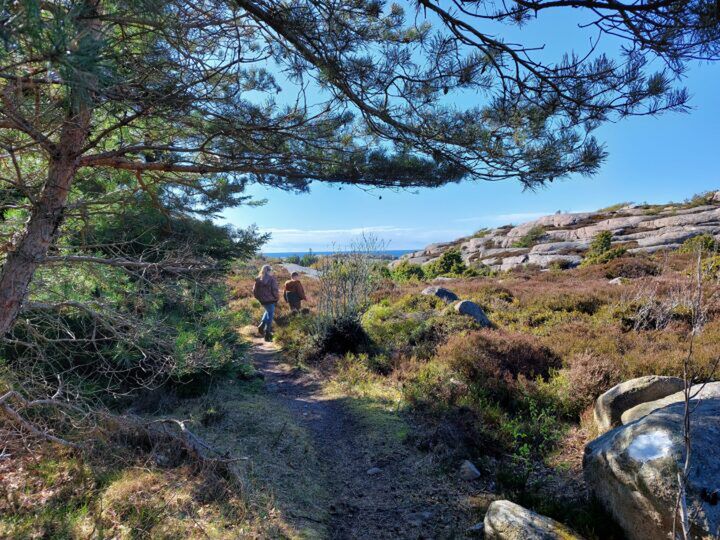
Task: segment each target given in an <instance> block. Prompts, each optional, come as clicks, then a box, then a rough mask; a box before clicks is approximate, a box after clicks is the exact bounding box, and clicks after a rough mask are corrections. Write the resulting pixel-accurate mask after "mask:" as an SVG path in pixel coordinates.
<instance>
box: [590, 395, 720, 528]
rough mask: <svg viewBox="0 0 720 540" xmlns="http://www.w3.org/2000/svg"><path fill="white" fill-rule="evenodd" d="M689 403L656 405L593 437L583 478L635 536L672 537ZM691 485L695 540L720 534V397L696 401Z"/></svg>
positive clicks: (689, 501) (688, 496)
mask: <svg viewBox="0 0 720 540" xmlns="http://www.w3.org/2000/svg"><path fill="white" fill-rule="evenodd" d="M684 409H685V406H684V404H683V403H676V404H674V405H669V406H667V407H665V408H663V409H658V410H656V411H654V412H652V413H650V414H649V415H647V416H645V417H644V418H642V419H640V420H638V421H636V422H632V423H630V424H627V425H625V426H621V427H619V428H617V429H614V430H612V431H610V432H609V433H606V434H605V435H602V436H601V437H599V438H597V439H595V440H594V441H592V442H591V443H590V444H588V446H587V447H586V448H585V456H584V459H583V468H584V474H585V479H586V481H587V483H588V486H589V487H590V489H591V490H592V491H593V492H594V494H595V496H596V497H597V498H598V499H599V500H600V502H601V503H602V504H603V505H604V506H605V508H606V509H607V510H608V511H609V512H610V513H611V514H613V516H614V517H615V519H616V520H617V522H618V523H619V524H620V526H621V527H622V528H623V529H624V531H625V534H626V535H627V537H628V539H629V540H647V539H670V538H671V536H672V530H673V516H674V514H675V505H676V500H677V496H678V473H679V471H681V469H682V467H683V462H684V453H685V452H684V445H683V419H684V414H683V413H684ZM690 433H691V437H690V440H691V452H690V456H691V460H690V469H689V475H688V480H687V483H686V503H687V507H688V513H689V516H690V527H691V531H690V532H691V534H690V537H691V538H693V539H706V538H707V539H710V538H717V537H718V535H719V534H720V505H718V504H717V502H718V501H717V493H718V490H720V444H719V443H720V399H717V398H714V399H709V400H704V401H701V402H699V403H697V402H694V403H693V412H692V416H691V429H690Z"/></svg>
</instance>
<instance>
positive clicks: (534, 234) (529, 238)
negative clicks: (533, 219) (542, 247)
mask: <svg viewBox="0 0 720 540" xmlns="http://www.w3.org/2000/svg"><path fill="white" fill-rule="evenodd" d="M544 236H545V229H544V228H543V227H533V228H532V229H530V230H529V231H528V232H527V233H526V234H525V235H524V236H522V237H521V238H520V239H519V240H517V241H515V242H513V245H512V247H516V248H530V247H533V246H534V245H535V244H538V243H540V240H542V238H543V237H544Z"/></svg>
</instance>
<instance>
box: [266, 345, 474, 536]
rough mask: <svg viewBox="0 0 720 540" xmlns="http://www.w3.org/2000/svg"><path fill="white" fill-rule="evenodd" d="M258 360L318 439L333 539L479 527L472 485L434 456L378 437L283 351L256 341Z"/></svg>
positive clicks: (452, 532) (390, 436)
mask: <svg viewBox="0 0 720 540" xmlns="http://www.w3.org/2000/svg"><path fill="white" fill-rule="evenodd" d="M252 355H253V360H254V363H255V365H256V367H257V369H258V370H260V371H261V372H262V373H263V375H264V377H265V386H266V390H267V392H268V395H270V396H272V397H273V399H277V401H278V402H279V404H280V405H281V406H283V407H286V408H287V410H289V411H290V413H291V414H292V416H293V417H294V418H295V420H296V421H297V422H298V424H300V425H302V426H303V427H304V428H305V429H306V430H307V431H308V433H310V435H311V439H312V442H313V445H314V448H315V451H316V453H317V455H318V458H319V460H320V465H321V467H320V468H321V470H322V474H323V475H324V478H323V479H322V482H323V483H324V484H325V488H326V490H327V492H328V493H329V494H330V497H331V501H330V504H329V508H328V509H327V510H328V511H327V512H326V514H325V515H326V516H330V517H329V518H323V519H324V524H325V526H326V529H327V530H328V531H329V538H334V539H335V538H337V539H340V538H343V539H344V538H361V539H370V538H372V539H377V538H413V539H418V538H458V537H465V531H466V530H467V528H468V526H470V525H472V521H471V514H472V513H473V512H472V510H471V508H470V507H469V504H468V500H469V495H470V493H472V492H475V493H477V491H478V487H479V486H478V485H477V484H476V485H473V486H471V485H469V484H468V483H465V482H462V481H460V480H458V479H455V478H450V477H449V476H447V475H444V474H442V473H441V472H440V470H439V468H438V466H437V465H436V464H435V463H433V459H432V456H431V455H430V454H427V453H423V452H420V451H418V450H417V449H416V448H415V447H414V446H413V445H410V444H406V443H404V442H403V441H402V440H401V439H403V438H404V437H396V436H394V433H393V430H395V431H397V429H396V428H397V425H398V424H400V425H405V423H404V422H405V420H404V419H401V418H400V415H398V418H397V419H396V421H395V420H394V421H395V423H394V424H393V427H392V429H391V430H390V432H389V433H388V432H384V431H383V430H381V431H380V432H378V431H376V430H375V429H374V428H373V426H372V424H368V422H367V421H365V419H364V418H363V416H362V414H358V412H357V411H358V408H357V403H353V399H352V398H349V397H337V396H328V395H327V394H326V393H325V392H324V391H323V387H322V384H321V383H320V381H319V380H318V378H317V375H316V374H312V373H310V374H308V373H299V372H297V371H294V370H293V369H292V368H291V367H290V366H288V365H287V364H284V363H283V360H282V354H281V353H280V352H279V350H278V349H277V347H276V346H274V345H272V344H265V343H263V342H262V341H261V340H255V341H254V345H253V352H252Z"/></svg>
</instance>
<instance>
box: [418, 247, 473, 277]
mask: <svg viewBox="0 0 720 540" xmlns="http://www.w3.org/2000/svg"><path fill="white" fill-rule="evenodd" d="M466 270H467V266H466V265H465V261H463V259H462V255H460V251H459V250H457V249H454V248H453V249H448V250H447V251H445V252H444V253H443V254H442V255H440V257H438V258H437V259H436V260H434V261H432V262H430V263H428V264H426V265H425V267H424V271H425V277H427V278H429V279H432V278H436V277H438V276H447V275H451V276H461V275H462V274H463V273H464V272H465V271H466Z"/></svg>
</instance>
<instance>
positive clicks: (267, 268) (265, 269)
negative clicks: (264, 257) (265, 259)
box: [257, 264, 272, 279]
mask: <svg viewBox="0 0 720 540" xmlns="http://www.w3.org/2000/svg"><path fill="white" fill-rule="evenodd" d="M271 271H272V266H270V265H269V264H264V265H263V266H262V268H261V269H260V272H259V273H258V276H257V277H258V278H260V279H265V276H267V275H268V274H269V273H270V272H271Z"/></svg>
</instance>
